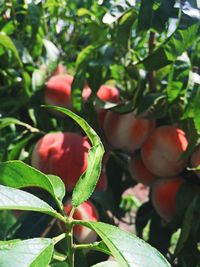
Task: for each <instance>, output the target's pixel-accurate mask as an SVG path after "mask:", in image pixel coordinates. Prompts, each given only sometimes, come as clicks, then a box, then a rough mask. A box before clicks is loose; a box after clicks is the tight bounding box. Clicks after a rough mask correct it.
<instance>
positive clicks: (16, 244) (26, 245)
mask: <svg viewBox="0 0 200 267" xmlns="http://www.w3.org/2000/svg"><path fill="white" fill-rule="evenodd" d="M52 254H53V243H52V241H51V239H47V238H34V239H28V240H23V241H21V240H11V241H0V266H1V267H8V266H15V267H37V266H48V264H49V263H50V261H51V258H52Z"/></svg>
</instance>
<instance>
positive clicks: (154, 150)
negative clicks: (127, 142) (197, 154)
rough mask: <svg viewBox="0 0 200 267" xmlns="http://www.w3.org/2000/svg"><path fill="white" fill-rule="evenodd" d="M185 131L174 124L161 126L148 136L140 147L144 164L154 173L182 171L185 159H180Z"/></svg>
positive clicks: (184, 148) (163, 175) (185, 147)
mask: <svg viewBox="0 0 200 267" xmlns="http://www.w3.org/2000/svg"><path fill="white" fill-rule="evenodd" d="M187 146H188V140H187V138H186V135H185V133H184V132H183V131H182V130H181V129H179V128H177V127H174V126H161V127H159V128H157V129H155V130H154V131H153V132H152V134H151V135H150V136H149V137H148V139H147V140H146V142H145V143H144V145H143V146H142V149H141V155H142V159H143V162H144V165H145V166H146V167H147V169H148V170H149V171H150V172H152V173H153V174H155V175H158V176H161V177H167V176H174V175H177V174H178V173H180V172H182V171H183V170H184V168H185V166H186V159H180V157H181V155H182V153H183V152H184V151H186V149H187Z"/></svg>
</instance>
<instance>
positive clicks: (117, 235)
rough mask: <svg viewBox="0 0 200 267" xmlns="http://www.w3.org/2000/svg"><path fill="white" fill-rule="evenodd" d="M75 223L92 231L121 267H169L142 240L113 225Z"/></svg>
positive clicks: (161, 256) (158, 254)
mask: <svg viewBox="0 0 200 267" xmlns="http://www.w3.org/2000/svg"><path fill="white" fill-rule="evenodd" d="M76 223H78V224H81V225H84V226H87V227H89V228H91V229H93V230H94V231H95V232H96V233H97V234H98V235H99V236H100V237H101V238H102V240H103V241H104V243H105V244H106V245H107V247H108V248H109V250H110V251H111V253H112V255H113V257H114V258H115V260H116V261H117V262H118V263H119V265H120V266H121V267H131V266H145V267H152V266H158V267H169V266H170V264H169V263H168V262H167V260H166V259H165V258H164V256H163V255H162V254H161V253H160V252H159V251H158V250H156V249H155V248H153V247H151V246H150V245H149V244H148V243H146V242H144V241H143V240H142V239H140V238H138V237H136V236H134V235H132V234H129V233H128V232H125V231H123V230H121V229H119V228H117V227H115V226H113V225H108V224H105V223H102V222H82V221H76Z"/></svg>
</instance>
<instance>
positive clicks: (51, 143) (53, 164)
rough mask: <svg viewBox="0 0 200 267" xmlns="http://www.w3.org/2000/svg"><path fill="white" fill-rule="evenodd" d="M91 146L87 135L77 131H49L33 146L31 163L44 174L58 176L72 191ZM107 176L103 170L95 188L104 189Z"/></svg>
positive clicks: (85, 165)
mask: <svg viewBox="0 0 200 267" xmlns="http://www.w3.org/2000/svg"><path fill="white" fill-rule="evenodd" d="M90 148H91V145H90V143H89V140H88V138H87V137H82V136H81V135H80V134H78V133H72V132H65V133H61V132H60V133H49V134H46V135H45V136H43V137H42V138H41V139H40V140H39V141H38V142H37V143H36V145H35V146H34V149H33V152H32V157H31V165H32V166H33V167H35V168H37V169H39V170H40V171H42V172H44V173H46V174H54V175H57V176H59V177H60V178H61V179H62V180H63V182H64V183H65V185H66V190H67V191H72V190H73V188H74V186H75V184H76V182H77V181H78V179H79V177H80V176H81V174H82V173H83V172H84V171H85V170H86V168H87V164H88V151H89V149H90ZM106 188H107V178H106V174H105V171H104V170H103V171H102V174H101V176H100V178H99V181H98V183H97V186H96V190H99V191H105V190H106Z"/></svg>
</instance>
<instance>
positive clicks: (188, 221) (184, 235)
mask: <svg viewBox="0 0 200 267" xmlns="http://www.w3.org/2000/svg"><path fill="white" fill-rule="evenodd" d="M197 200H198V197H197V196H196V197H194V198H193V200H192V202H191V203H190V205H189V206H188V208H187V210H186V212H185V216H184V220H183V225H182V227H181V233H180V236H179V239H178V242H177V244H176V249H175V252H174V254H175V255H177V254H178V253H180V251H181V250H182V249H183V247H184V245H185V243H186V241H187V239H188V237H189V234H190V232H191V227H192V222H193V220H194V213H195V208H196V204H197Z"/></svg>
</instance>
